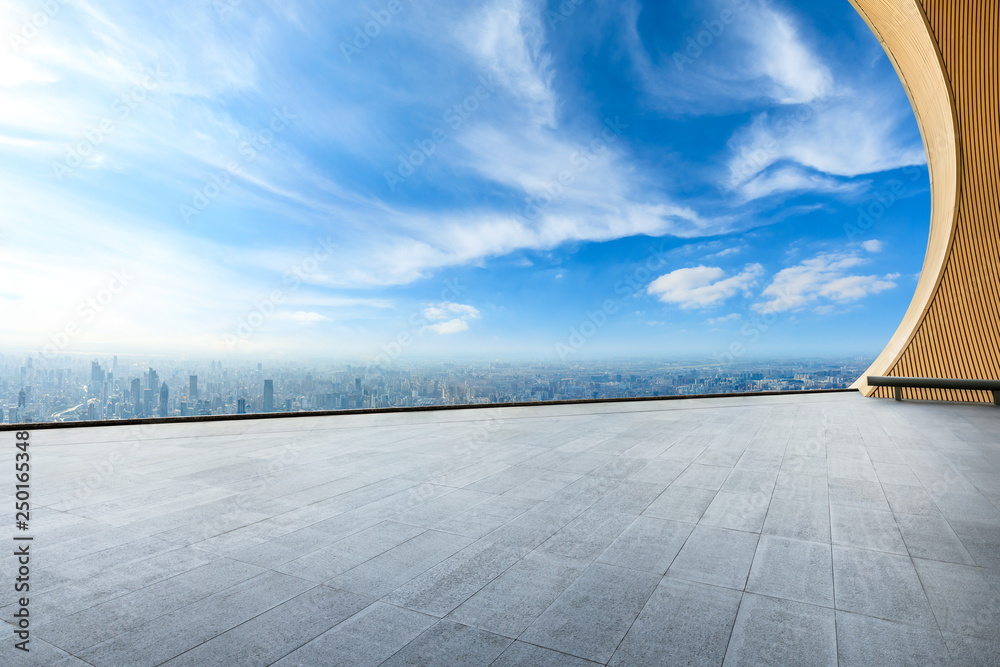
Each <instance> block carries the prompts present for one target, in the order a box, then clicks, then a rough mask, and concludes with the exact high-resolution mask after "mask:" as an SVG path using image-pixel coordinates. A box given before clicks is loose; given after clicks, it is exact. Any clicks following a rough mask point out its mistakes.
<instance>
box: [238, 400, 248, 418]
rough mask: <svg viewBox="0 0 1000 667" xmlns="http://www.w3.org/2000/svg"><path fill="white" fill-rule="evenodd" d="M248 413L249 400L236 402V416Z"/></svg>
mask: <svg viewBox="0 0 1000 667" xmlns="http://www.w3.org/2000/svg"><path fill="white" fill-rule="evenodd" d="M246 413H247V399H245V398H240V399H237V401H236V414H238V415H245V414H246Z"/></svg>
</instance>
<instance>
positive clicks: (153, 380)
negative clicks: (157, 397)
mask: <svg viewBox="0 0 1000 667" xmlns="http://www.w3.org/2000/svg"><path fill="white" fill-rule="evenodd" d="M146 383H147V384H146V389H151V390H153V391H154V392H157V391H159V390H160V376H159V375H157V374H156V371H154V370H153V369H152V368H150V369H149V376H148V378H147V380H146Z"/></svg>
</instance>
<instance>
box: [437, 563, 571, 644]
mask: <svg viewBox="0 0 1000 667" xmlns="http://www.w3.org/2000/svg"><path fill="white" fill-rule="evenodd" d="M588 564H589V563H588V562H587V561H583V560H579V559H575V558H568V557H566V556H560V555H557V554H549V553H543V552H540V551H534V552H532V553H530V554H528V555H527V556H525V557H524V559H522V560H520V561H518V562H517V563H516V564H515V565H513V566H512V567H511V568H510V569H509V570H507V571H506V572H504V573H503V574H501V575H500V576H499V577H497V578H496V579H494V580H493V581H491V582H490V583H489V584H487V585H486V586H484V587H483V588H482V590H480V591H479V592H478V593H476V594H475V595H473V596H472V597H471V598H469V599H468V600H466V601H465V602H463V603H462V604H461V605H460V606H459V607H458V608H457V609H455V610H454V611H453V612H451V613H450V614H449V615H448V618H449V619H450V620H453V621H455V622H457V623H462V624H464V625H471V626H473V627H476V628H480V629H482V630H486V631H488V632H492V633H495V634H498V635H504V636H507V637H511V638H512V639H513V638H517V637H518V636H519V635H520V634H521V633H522V632H524V630H525V629H526V628H527V627H528V626H529V625H531V623H532V622H533V621H534V620H535V619H536V618H538V616H539V615H541V613H542V612H543V611H545V610H546V609H547V608H548V606H549V605H550V604H552V602H553V601H554V600H555V599H556V598H558V597H559V596H560V595H561V594H562V593H563V591H565V590H566V588H568V587H569V585H570V584H572V583H573V581H575V580H576V578H577V577H578V576H580V574H581V573H582V572H583V571H584V570H585V569H587V566H588Z"/></svg>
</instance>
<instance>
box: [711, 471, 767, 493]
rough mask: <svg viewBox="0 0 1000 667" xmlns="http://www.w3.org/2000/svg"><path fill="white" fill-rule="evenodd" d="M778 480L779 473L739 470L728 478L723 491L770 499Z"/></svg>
mask: <svg viewBox="0 0 1000 667" xmlns="http://www.w3.org/2000/svg"><path fill="white" fill-rule="evenodd" d="M777 478H778V473H777V471H775V472H765V471H761V470H751V469H744V468H737V469H735V470H733V471H732V473H730V475H729V477H727V478H726V481H725V483H724V484H723V485H722V489H721V490H722V491H725V492H727V493H747V494H759V495H765V496H768V497H770V496H771V492H772V491H774V484H775V481H776V480H777Z"/></svg>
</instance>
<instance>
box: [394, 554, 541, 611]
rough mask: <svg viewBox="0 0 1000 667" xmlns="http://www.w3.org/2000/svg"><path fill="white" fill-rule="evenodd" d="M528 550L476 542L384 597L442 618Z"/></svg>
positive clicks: (403, 605)
mask: <svg viewBox="0 0 1000 667" xmlns="http://www.w3.org/2000/svg"><path fill="white" fill-rule="evenodd" d="M526 553H527V549H523V548H520V547H511V546H506V545H504V544H496V543H492V542H476V543H474V544H472V545H470V546H468V547H466V548H465V549H463V550H461V551H459V552H458V553H456V554H455V555H454V556H452V557H450V558H449V559H448V560H445V561H443V562H442V563H439V564H438V565H435V566H434V567H432V568H431V569H429V570H427V571H426V572H424V573H423V574H420V575H418V576H416V577H414V578H413V579H411V580H410V581H409V582H407V583H405V584H403V585H402V586H400V587H399V588H397V589H396V590H394V591H393V592H391V593H389V594H388V595H386V596H385V597H384V598H383V600H384V601H385V602H389V603H392V604H395V605H398V606H400V607H406V608H407V609H412V610H414V611H419V612H422V613H425V614H430V615H432V616H437V617H439V618H443V617H444V616H446V615H448V614H449V613H450V612H451V611H452V610H453V609H455V607H457V606H458V605H460V604H462V603H463V602H465V601H466V600H468V599H469V598H470V597H472V596H473V595H475V593H476V592H477V591H478V590H479V589H481V588H482V587H483V586H485V585H486V584H488V583H489V582H491V581H492V580H493V579H495V578H496V577H498V576H500V575H501V574H503V572H504V571H505V570H506V569H507V568H509V567H510V566H511V565H513V564H514V563H516V562H517V561H519V560H520V559H521V558H522V557H523V556H524V555H525V554H526Z"/></svg>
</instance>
